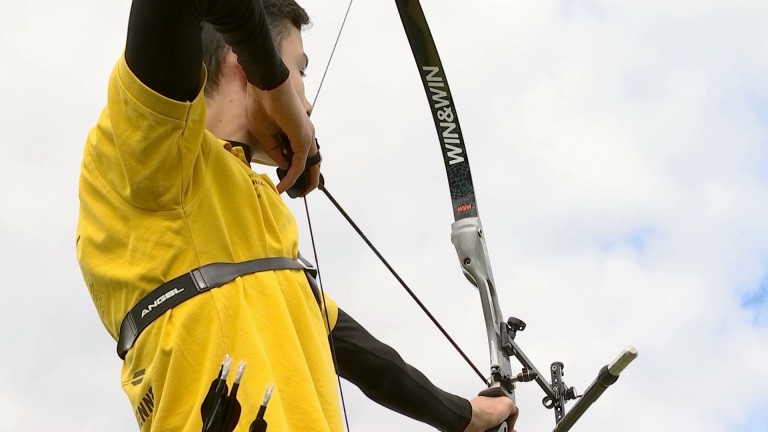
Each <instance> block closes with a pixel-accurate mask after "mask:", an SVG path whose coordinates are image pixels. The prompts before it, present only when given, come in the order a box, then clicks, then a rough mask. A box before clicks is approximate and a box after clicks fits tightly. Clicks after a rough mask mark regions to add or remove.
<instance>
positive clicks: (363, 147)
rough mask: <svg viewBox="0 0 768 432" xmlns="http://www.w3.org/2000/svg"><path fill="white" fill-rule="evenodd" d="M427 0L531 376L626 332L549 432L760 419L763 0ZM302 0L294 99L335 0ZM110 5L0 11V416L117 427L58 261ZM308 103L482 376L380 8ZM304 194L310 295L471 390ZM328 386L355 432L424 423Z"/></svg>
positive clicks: (118, 46) (69, 242)
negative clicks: (600, 382)
mask: <svg viewBox="0 0 768 432" xmlns="http://www.w3.org/2000/svg"><path fill="white" fill-rule="evenodd" d="M423 3H424V8H425V12H426V15H427V18H428V20H429V22H430V25H431V27H432V31H433V34H434V36H435V39H436V42H437V46H438V50H439V51H440V54H441V57H442V60H443V63H444V66H445V70H446V73H447V76H448V79H449V82H450V84H451V87H452V90H453V93H454V98H455V102H456V109H457V111H458V114H459V118H460V120H461V124H462V128H463V131H464V135H465V141H466V146H467V151H468V155H469V160H470V162H471V166H472V170H473V177H474V181H475V190H476V192H477V197H478V203H479V209H480V213H481V216H482V217H483V222H484V227H485V232H486V236H487V241H488V247H489V254H490V258H491V261H492V264H493V265H494V266H495V267H494V269H495V271H494V274H495V277H496V283H497V285H498V290H499V299H500V302H501V307H502V310H503V311H504V313H505V314H506V315H514V316H517V317H519V318H522V319H523V320H525V321H526V322H527V324H528V329H526V331H524V332H522V333H520V334H519V335H518V337H517V342H518V344H519V345H521V346H522V348H523V349H524V350H525V352H526V354H527V355H528V356H529V357H530V358H531V359H532V360H533V361H534V363H535V364H536V365H537V367H538V368H539V369H543V370H546V369H547V368H548V366H549V364H550V363H551V362H553V361H563V362H564V363H565V372H566V375H565V380H566V383H567V384H568V385H573V386H576V387H577V389H579V390H583V389H585V388H586V386H587V385H588V384H589V383H590V382H591V381H592V380H593V379H594V377H595V375H596V373H597V371H598V370H599V369H600V367H602V366H603V365H604V364H606V363H607V362H609V361H610V360H612V359H613V358H614V357H615V355H616V354H618V353H619V352H620V351H621V349H623V348H624V347H625V346H627V345H630V344H631V345H634V346H636V347H637V348H638V350H639V352H640V356H639V357H638V359H637V361H636V362H635V363H634V364H632V366H631V367H630V368H629V369H627V371H625V374H624V375H623V376H622V378H621V379H620V380H619V381H618V382H617V384H616V385H615V386H613V387H612V388H611V389H610V390H609V391H607V392H606V393H605V395H604V396H603V398H602V399H601V400H600V401H599V402H598V403H597V404H595V405H594V406H593V407H592V408H591V409H590V411H588V412H587V414H586V415H585V416H584V418H583V419H582V420H581V421H580V422H579V423H578V424H577V426H576V428H574V429H573V430H574V431H589V432H593V431H597V432H615V431H626V432H633V431H648V430H654V431H698V432H726V431H727V432H730V431H735V432H766V431H768V414H766V413H768V386H767V384H768V175H767V174H766V172H768V169H767V168H768V80H766V78H767V77H768V28H767V27H766V24H765V23H766V22H768V2H765V1H763V0H696V1H693V0H690V1H689V0H676V1H668V0H666V1H660V0H642V1H641V0H615V1H603V0H582V1H579V0H572V1H569V0H560V1H517V0H514V1H511V0H475V1H472V2H467V1H455V0H451V1H449V0H424V1H423ZM302 5H303V6H305V8H306V9H307V10H308V12H309V14H310V16H311V17H312V18H313V21H314V26H313V28H312V29H311V30H309V31H308V32H306V33H305V36H304V38H305V49H306V51H307V53H308V55H309V57H310V59H311V60H310V68H309V70H308V74H309V76H308V77H307V93H308V95H309V97H310V98H311V97H312V96H313V95H314V94H315V92H316V91H317V87H318V83H319V80H320V77H321V75H322V71H323V68H324V66H325V64H326V62H327V60H328V56H329V54H330V50H331V47H332V45H333V41H334V38H335V35H336V32H337V31H338V29H339V25H340V23H341V19H342V17H343V14H344V11H345V9H346V6H347V5H346V0H322V1H321V0H311V1H310V0H305V1H303V2H302ZM129 6H130V1H128V0H111V1H103V0H102V1H97V0H72V1H67V2H62V1H53V0H27V1H23V2H15V3H14V6H13V10H12V11H10V10H6V11H5V12H4V13H1V14H0V56H1V57H0V58H2V60H0V91H1V94H2V97H3V101H2V104H0V110H2V112H1V115H0V126H1V127H2V130H3V132H4V134H5V138H4V140H3V141H4V144H3V149H4V150H3V155H2V157H0V184H2V186H0V202H1V203H2V209H3V211H2V212H0V253H2V260H0V270H2V272H1V274H2V279H3V290H2V292H3V299H2V301H0V305H1V306H0V344H1V346H2V351H1V352H2V354H0V432H16V431H48V430H55V431H59V432H75V431H77V432H80V431H105V430H109V431H117V432H123V431H126V432H127V431H135V430H137V425H136V422H135V420H134V418H133V415H132V411H131V407H130V405H129V403H128V401H127V398H126V397H125V396H124V394H123V393H122V390H121V387H120V375H119V374H120V361H119V359H118V358H117V356H116V355H115V346H114V341H112V340H111V338H110V337H109V335H108V334H107V332H106V330H104V328H103V327H102V325H101V323H100V321H99V319H98V317H97V314H96V312H95V309H94V307H93V305H92V303H91V299H90V297H89V295H88V292H87V290H86V288H85V286H84V284H83V282H82V278H81V276H80V272H79V268H78V265H77V262H76V258H75V253H74V252H75V248H74V238H75V234H74V233H75V227H76V223H77V212H78V199H77V182H78V175H79V170H80V159H81V155H82V149H83V143H84V140H85V137H86V134H87V132H88V129H89V128H90V127H91V126H92V125H93V123H94V122H95V121H96V119H97V118H98V115H99V112H100V110H101V108H102V107H103V105H104V103H105V99H106V82H107V78H108V75H109V72H110V70H111V68H112V66H113V65H114V63H115V61H116V60H117V58H118V56H119V55H120V54H121V50H122V47H123V46H124V40H125V28H126V23H127V18H128V9H129ZM6 9H8V8H6ZM313 121H314V123H315V125H316V127H317V133H318V137H319V139H320V142H321V144H322V148H323V156H324V161H323V171H324V175H325V178H326V183H327V186H328V189H329V190H330V191H331V192H332V193H333V194H334V195H335V196H336V198H337V199H338V200H339V201H341V202H342V204H343V205H345V207H346V208H347V211H348V212H349V213H351V214H352V215H353V217H355V218H356V219H357V221H358V223H359V224H360V225H361V226H362V227H363V229H364V230H365V231H366V232H367V233H368V235H369V236H370V237H371V239H372V240H373V241H374V243H375V244H377V245H378V247H379V248H380V249H381V251H382V253H383V254H384V255H385V256H387V257H388V258H389V259H390V261H391V262H392V264H393V265H394V266H395V268H397V269H399V271H400V272H401V274H402V275H403V277H404V278H405V279H406V280H407V281H408V282H409V283H410V284H411V285H412V287H413V288H414V290H415V291H416V292H417V293H418V294H419V295H420V297H421V298H422V300H423V301H424V303H426V304H427V305H428V306H429V307H430V308H431V310H432V312H433V313H434V314H435V315H436V316H437V318H438V319H439V320H440V321H441V322H442V323H443V325H444V326H445V327H446V328H447V329H448V331H449V332H450V333H451V334H452V335H453V336H454V337H455V338H456V339H457V341H458V342H459V344H460V345H461V346H462V347H464V349H465V350H466V351H467V352H468V354H469V356H470V357H471V358H472V360H473V361H474V362H475V363H476V364H477V365H478V367H480V368H481V370H483V371H486V370H487V367H488V353H487V346H486V343H485V334H484V327H483V319H482V312H481V308H480V304H479V297H478V295H477V292H476V290H475V289H474V288H472V287H471V286H470V285H469V284H468V283H467V282H466V281H465V279H464V277H463V276H462V274H461V271H460V269H459V263H458V260H457V258H456V256H455V252H454V250H453V246H452V245H451V243H450V223H451V222H452V213H451V208H450V200H449V195H448V188H447V183H446V180H445V174H444V169H443V166H442V159H441V155H440V151H439V145H438V142H437V140H436V135H435V132H434V128H433V126H432V121H431V118H430V114H429V109H428V105H427V101H426V99H425V97H424V94H423V90H422V89H421V84H420V82H419V78H418V74H417V70H416V68H415V66H414V62H413V58H412V56H411V53H410V49H409V47H408V44H407V40H406V38H405V35H404V32H403V30H402V27H401V24H400V21H399V18H398V15H397V10H396V7H395V5H394V2H392V1H365V0H358V1H357V2H356V3H355V4H354V5H353V7H352V12H351V16H350V19H349V22H348V23H347V26H346V28H345V30H344V34H343V35H342V38H341V42H340V45H339V48H338V51H337V53H336V55H335V57H334V60H333V63H332V65H331V69H330V72H329V74H328V78H327V79H326V82H325V84H324V87H323V90H322V92H321V94H320V98H319V101H318V104H317V106H316V110H315V112H314V114H313ZM270 171H271V170H270ZM286 199H287V198H286ZM308 202H309V207H310V212H311V214H312V223H313V226H314V228H315V231H316V237H317V241H318V246H317V247H318V254H319V257H320V258H319V259H320V265H321V269H322V277H323V281H324V286H325V289H326V291H327V292H328V293H329V294H330V295H332V296H333V297H335V298H336V299H337V301H338V302H339V304H340V305H341V306H342V307H343V308H344V309H346V310H347V311H348V312H349V313H350V314H351V315H353V316H355V317H356V318H357V319H358V320H359V321H361V322H362V323H363V324H364V325H365V326H366V327H368V328H369V329H370V330H371V332H373V333H374V334H375V335H377V336H379V337H380V338H381V339H383V340H384V341H386V342H388V343H390V344H391V345H393V346H394V347H395V348H397V349H398V350H399V351H400V352H401V354H402V355H403V356H404V357H405V358H406V359H407V360H408V361H410V362H411V363H412V364H414V365H416V366H417V367H418V368H420V369H421V370H423V371H424V372H425V373H426V374H427V375H428V376H429V377H430V378H431V379H433V380H434V382H436V383H438V384H439V385H440V386H441V387H443V388H444V389H446V390H448V391H451V392H454V393H457V394H460V395H463V396H466V397H470V396H472V395H474V394H476V393H477V391H479V390H480V389H481V387H482V386H481V383H480V382H479V379H478V378H477V377H476V376H475V375H474V374H473V372H472V371H471V370H470V369H469V368H468V367H467V366H466V365H465V364H464V363H463V362H462V360H461V359H460V358H459V356H458V355H457V354H456V353H455V352H454V351H453V350H452V348H451V347H450V346H449V345H448V343H446V342H445V341H444V340H443V339H442V338H441V336H440V335H439V333H438V332H437V331H436V330H435V329H434V327H433V326H431V324H430V323H429V322H428V321H427V319H426V318H425V317H424V315H423V314H422V313H421V312H420V311H419V310H418V309H417V306H416V305H415V304H414V303H413V302H412V301H411V300H410V299H409V298H407V296H406V294H405V293H404V291H403V290H402V289H401V288H400V287H399V286H398V285H397V284H396V281H395V280H394V279H393V278H391V277H390V276H388V274H387V273H386V270H385V269H384V268H383V267H382V266H381V265H380V264H378V262H377V261H376V259H375V257H374V256H373V254H372V253H370V252H369V251H368V250H367V249H366V248H365V246H364V244H363V243H362V242H361V241H360V240H358V239H357V238H356V237H355V234H354V233H353V232H352V230H351V229H350V228H349V227H348V226H347V225H346V224H345V222H344V221H343V220H342V219H341V217H340V216H339V215H338V214H337V213H336V212H335V210H334V209H332V208H331V206H330V204H329V203H328V201H327V200H326V199H325V197H324V196H322V195H321V193H315V194H313V195H312V196H311V197H310V199H309V200H308ZM291 205H292V207H293V208H294V209H295V210H296V213H297V219H298V221H299V224H300V225H301V226H302V230H303V232H304V234H302V235H303V238H302V244H303V246H302V251H303V252H304V255H308V256H309V255H311V254H312V252H311V245H310V241H309V238H308V235H307V234H306V229H305V228H304V227H306V218H305V216H304V210H303V208H302V207H300V206H299V203H298V202H295V203H292V204H291ZM518 367H519V366H515V368H518ZM547 378H549V377H547ZM246 379H247V375H246ZM345 395H346V406H347V411H348V414H349V423H350V426H351V430H352V431H362V430H365V431H374V432H378V431H391V430H402V431H406V430H407V431H428V430H431V429H430V428H427V427H425V426H423V425H420V424H417V423H415V422H413V421H411V420H408V419H404V418H402V417H400V416H398V415H396V414H393V413H391V412H389V411H387V410H385V409H383V408H380V407H378V406H376V405H374V404H373V403H371V402H370V401H368V400H367V399H365V397H363V396H362V395H361V394H360V392H359V391H357V390H356V389H355V388H353V387H349V386H346V387H345ZM517 395H518V402H519V405H520V406H521V410H522V414H521V417H520V421H519V423H518V428H517V429H518V430H519V431H521V432H532V431H545V430H549V429H551V428H552V426H554V415H553V413H552V412H551V411H549V410H546V409H545V408H544V407H543V406H542V405H541V402H540V401H541V398H542V397H543V396H544V395H543V393H542V392H541V391H540V389H539V388H538V387H537V386H536V385H535V384H532V383H531V384H523V385H521V386H520V387H519V388H518V392H517ZM569 406H570V405H569ZM246 415H247V413H246V414H245V415H244V418H245V416H246Z"/></svg>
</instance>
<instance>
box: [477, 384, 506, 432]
mask: <svg viewBox="0 0 768 432" xmlns="http://www.w3.org/2000/svg"><path fill="white" fill-rule="evenodd" d="M478 395H480V396H486V397H509V395H508V394H506V393H505V392H504V390H502V388H501V387H500V386H493V387H488V388H487V389H485V390H483V391H481V392H480V393H478ZM508 431H509V423H508V422H507V420H504V421H503V422H501V424H500V425H498V426H494V427H492V428H490V429H488V430H486V431H485V432H508Z"/></svg>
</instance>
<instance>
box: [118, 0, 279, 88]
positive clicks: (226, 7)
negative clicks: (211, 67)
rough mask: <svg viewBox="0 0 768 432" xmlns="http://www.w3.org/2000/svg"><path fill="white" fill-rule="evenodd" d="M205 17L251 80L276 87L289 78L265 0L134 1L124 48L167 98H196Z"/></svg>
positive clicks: (143, 76)
mask: <svg viewBox="0 0 768 432" xmlns="http://www.w3.org/2000/svg"><path fill="white" fill-rule="evenodd" d="M201 21H207V22H209V23H211V24H212V25H213V26H214V27H215V28H216V30H218V31H219V32H220V33H221V34H222V36H224V40H225V41H226V42H227V44H229V46H231V47H232V50H233V51H234V52H235V53H237V54H238V61H239V62H240V64H241V65H242V66H243V70H244V71H245V74H246V77H247V78H248V81H249V82H250V83H252V84H254V85H256V86H257V87H259V88H261V89H263V90H271V89H273V88H275V87H277V86H278V85H280V84H282V83H283V82H284V81H285V80H286V79H287V78H288V69H287V68H286V67H285V65H284V64H283V62H282V60H281V59H280V56H279V55H278V53H277V50H276V49H275V46H274V44H273V42H272V37H271V35H270V33H269V26H268V25H267V20H266V14H265V13H264V8H263V6H262V3H261V1H253V0H134V1H133V4H132V5H131V16H130V20H129V23H128V38H127V41H126V48H125V60H126V63H127V64H128V66H129V67H130V68H131V71H133V73H134V74H135V75H136V76H137V77H138V78H139V80H140V81H141V82H143V83H144V84H145V85H147V86H148V87H149V88H151V89H153V90H154V91H156V92H158V93H160V94H162V95H164V96H166V97H169V98H171V99H175V100H179V101H189V100H192V99H193V98H194V97H195V96H196V95H197V93H198V91H199V90H200V84H201V83H200V64H201V63H202V58H203V57H202V41H201V27H200V22H201Z"/></svg>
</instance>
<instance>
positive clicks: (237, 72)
mask: <svg viewBox="0 0 768 432" xmlns="http://www.w3.org/2000/svg"><path fill="white" fill-rule="evenodd" d="M224 64H225V67H226V69H227V73H228V74H230V75H233V76H236V77H237V79H238V80H239V81H241V84H242V85H246V84H248V78H246V76H245V71H244V70H243V67H242V66H240V63H238V61H237V54H235V53H234V52H233V51H232V49H231V48H230V49H229V50H227V55H226V56H224Z"/></svg>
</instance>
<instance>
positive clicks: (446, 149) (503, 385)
mask: <svg viewBox="0 0 768 432" xmlns="http://www.w3.org/2000/svg"><path fill="white" fill-rule="evenodd" d="M395 3H396V4H397V8H398V11H399V12H400V19H401V21H402V23H403V27H404V29H405V32H406V34H407V36H408V42H409V43H410V46H411V51H412V52H413V56H414V59H415V60H416V65H417V66H418V69H419V74H420V76H421V82H422V84H423V86H424V91H425V92H426V95H427V99H428V100H429V105H430V108H431V111H432V118H433V120H434V123H435V128H436V129H437V135H438V138H439V141H440V148H441V150H442V153H443V162H444V163H445V169H446V174H447V176H448V185H449V187H450V192H451V201H452V205H453V215H454V220H455V222H454V223H453V225H452V233H451V240H452V241H453V244H454V246H455V247H456V252H457V253H458V256H459V260H460V262H461V266H462V271H463V272H464V275H465V276H466V277H467V279H469V281H470V282H471V283H472V284H473V285H475V286H476V287H477V288H478V290H479V293H480V300H481V303H482V307H483V316H484V317H485V326H486V332H487V336H488V346H489V351H490V359H491V361H490V363H491V377H490V378H489V379H488V389H487V390H486V391H484V392H483V393H482V394H484V395H488V396H505V397H509V398H511V399H513V400H514V383H513V381H512V377H511V375H512V373H511V366H510V361H509V357H510V355H511V354H512V347H511V345H510V344H509V341H510V340H511V339H510V337H509V332H508V325H507V323H506V322H504V321H503V318H502V314H501V309H500V307H499V302H498V299H497V297H496V285H495V283H494V281H493V272H492V271H491V264H490V260H489V259H488V250H487V247H486V244H485V237H484V236H483V229H482V225H481V223H480V217H479V215H478V210H477V202H476V200H475V191H474V186H473V184H472V173H471V171H470V168H469V160H468V159H467V152H466V148H465V146H464V137H463V135H462V133H461V126H460V124H459V119H458V116H457V114H456V109H455V106H454V103H453V97H452V95H451V90H450V87H449V86H448V81H447V79H446V77H445V73H444V70H443V65H442V62H441V61H440V56H439V55H438V52H437V47H436V46H435V42H434V39H433V38H432V34H431V31H430V30H429V25H428V24H427V21H426V18H425V17H424V12H423V10H422V8H421V4H420V3H419V1H418V0H396V1H395ZM505 428H506V426H505V425H501V426H500V427H499V428H496V429H494V430H499V431H502V430H506V429H505Z"/></svg>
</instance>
